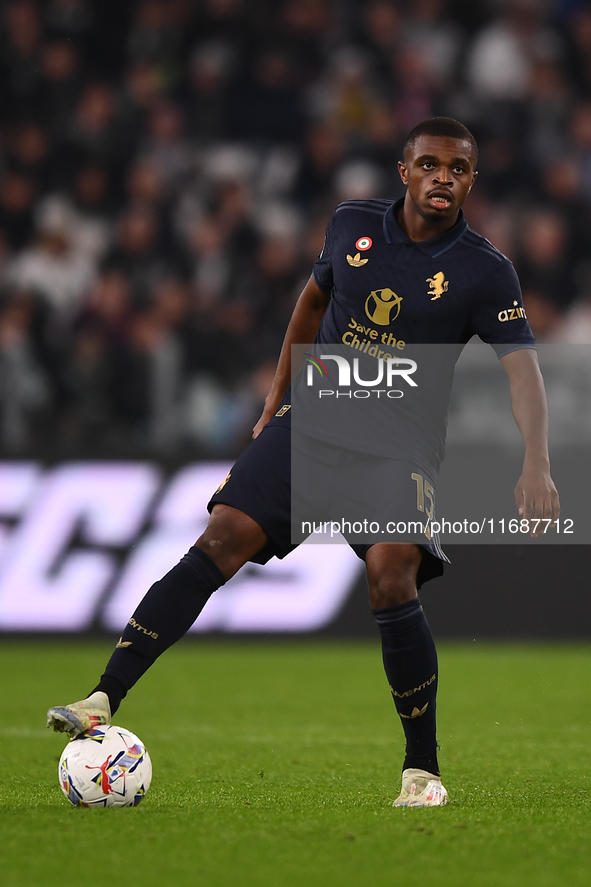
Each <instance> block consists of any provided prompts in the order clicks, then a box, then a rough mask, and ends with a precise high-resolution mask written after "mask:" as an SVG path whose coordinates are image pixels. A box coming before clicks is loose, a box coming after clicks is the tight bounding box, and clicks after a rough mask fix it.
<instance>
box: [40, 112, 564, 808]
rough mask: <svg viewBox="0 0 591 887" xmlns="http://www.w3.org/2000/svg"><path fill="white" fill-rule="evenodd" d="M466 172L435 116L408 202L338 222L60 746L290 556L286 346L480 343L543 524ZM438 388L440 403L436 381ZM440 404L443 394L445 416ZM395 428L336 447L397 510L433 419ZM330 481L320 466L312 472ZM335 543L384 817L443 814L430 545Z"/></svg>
mask: <svg viewBox="0 0 591 887" xmlns="http://www.w3.org/2000/svg"><path fill="white" fill-rule="evenodd" d="M476 160H477V147H476V143H475V140H474V137H473V136H472V134H471V133H470V132H469V130H467V129H466V127H465V126H463V125H462V124H461V123H459V122H458V121H456V120H453V119H451V118H445V117H436V118H432V119H430V120H426V121H424V122H423V123H420V124H419V125H418V126H416V127H415V128H414V129H413V130H412V132H411V133H410V134H409V136H408V139H407V141H406V144H405V146H404V152H403V159H402V160H401V161H400V162H399V164H398V166H399V171H400V176H401V178H402V181H403V183H404V185H405V186H406V188H407V190H406V194H405V197H404V198H403V199H401V200H399V201H398V202H392V201H390V200H350V201H346V202H345V203H343V204H341V205H340V206H339V207H337V209H336V211H335V213H334V215H333V217H332V218H331V220H330V222H329V224H328V227H327V233H326V241H325V245H324V249H323V251H322V253H321V255H320V256H319V258H318V260H317V262H316V265H315V267H314V270H313V274H312V276H311V278H310V280H309V281H308V283H307V284H306V286H305V288H304V290H303V292H302V294H301V296H300V298H299V300H298V302H297V304H296V306H295V309H294V312H293V315H292V318H291V321H290V323H289V326H288V329H287V333H286V336H285V342H284V346H283V349H282V351H281V355H280V357H279V362H278V366H277V371H276V374H275V378H274V381H273V384H272V387H271V391H270V392H269V395H268V397H267V399H266V402H265V407H264V411H263V414H262V416H261V418H260V419H259V421H258V422H257V424H256V426H255V428H254V430H253V438H254V440H253V442H252V443H251V445H250V446H249V447H248V448H247V450H246V451H245V453H243V455H242V456H241V457H240V458H239V459H238V461H237V463H236V464H235V466H234V467H233V469H232V471H231V472H230V474H229V475H228V476H227V478H226V479H225V480H224V482H223V483H222V484H221V486H220V487H219V489H218V490H217V491H216V492H215V494H214V495H213V497H212V499H211V501H210V503H209V506H208V507H209V510H210V512H211V517H210V520H209V523H208V525H207V528H206V530H205V532H204V533H203V535H202V536H201V537H200V538H199V539H198V540H197V542H196V543H195V545H194V546H193V547H192V548H191V549H190V550H189V552H188V553H187V554H186V555H185V556H184V557H183V558H182V559H181V561H180V562H179V563H178V564H177V565H176V566H175V567H173V568H172V570H170V572H169V573H167V574H166V575H165V576H164V578H163V579H161V580H160V581H158V582H156V583H155V584H154V585H153V586H152V587H151V588H150V590H149V591H148V593H147V594H146V596H145V597H144V599H143V600H142V602H141V603H140V604H139V606H138V608H137V610H136V611H135V613H134V614H133V616H132V617H131V619H130V621H129V623H128V624H127V626H126V627H125V629H124V631H123V635H122V637H121V639H120V640H119V642H118V644H117V646H116V649H115V651H114V652H113V655H112V656H111V658H110V660H109V662H108V664H107V666H106V669H105V672H104V674H103V676H102V677H101V679H100V681H99V683H98V685H97V686H96V687H95V688H94V689H93V691H92V692H91V694H90V695H89V697H88V698H86V699H84V700H82V701H81V702H76V703H72V704H70V705H66V706H63V707H57V708H51V709H50V710H49V712H48V726H51V727H53V728H54V729H55V730H58V731H64V732H67V733H69V735H70V736H71V737H72V738H73V737H75V736H77V735H78V734H79V733H81V732H83V731H85V730H87V729H89V728H91V727H93V726H96V725H99V724H108V723H110V719H111V716H112V715H113V714H114V713H115V711H116V710H117V708H118V707H119V705H120V703H121V700H122V699H123V697H124V696H125V695H126V694H127V692H128V691H129V690H130V689H131V687H132V686H133V685H134V684H135V683H136V681H137V680H138V679H139V678H140V677H141V676H142V674H144V672H145V671H146V670H147V669H148V668H149V667H150V666H151V665H152V663H153V662H154V661H155V660H156V658H157V657H158V656H159V655H160V654H161V653H163V652H164V651H165V650H166V649H167V648H168V647H170V646H171V645H172V644H173V643H175V642H176V641H177V640H178V639H179V638H181V637H182V636H183V635H184V634H185V632H186V631H187V630H188V629H189V628H190V627H191V625H192V624H193V622H194V621H195V619H196V618H197V616H198V615H199V613H200V612H201V610H202V608H203V606H204V605H205V603H206V602H207V600H208V598H209V597H210V595H211V594H212V593H213V592H214V591H215V590H216V589H218V588H219V587H220V586H222V585H223V584H224V583H225V582H226V581H227V580H228V579H229V578H230V577H231V576H233V575H234V574H235V573H236V572H237V571H238V570H239V569H240V568H241V567H242V566H243V565H244V564H245V563H246V562H247V561H249V560H251V561H255V562H257V563H266V562H267V561H268V560H269V559H270V558H271V557H272V556H273V555H275V556H277V557H280V558H282V557H285V555H286V554H288V553H289V552H290V551H291V550H292V549H293V548H294V544H293V543H292V537H291V520H290V513H291V491H290V481H291V477H290V450H291V447H290V444H291V434H290V404H291V401H290V379H291V346H292V345H293V344H297V343H302V344H305V343H310V342H313V341H315V342H316V343H317V344H322V345H326V344H334V343H341V344H342V346H343V347H346V346H350V347H351V348H352V349H354V350H352V351H351V354H352V356H355V355H357V354H358V353H359V350H360V348H361V347H362V348H363V349H365V350H367V349H368V346H367V345H362V344H361V339H360V337H359V336H357V334H356V333H355V329H356V328H359V329H360V330H365V334H366V338H367V341H371V342H372V343H373V344H375V345H377V346H378V348H377V350H376V351H375V352H373V354H374V355H375V356H376V357H377V360H378V361H379V360H382V361H387V360H388V359H389V358H391V357H394V356H398V357H400V356H402V355H403V354H404V348H405V347H407V345H409V346H410V345H412V344H413V343H414V344H420V345H425V344H427V345H428V344H431V343H434V344H438V343H442V344H447V345H455V346H460V347H459V348H458V352H459V350H461V346H462V345H463V344H465V343H466V342H467V341H468V340H469V339H470V338H471V337H472V336H473V335H474V334H477V335H479V336H480V338H481V339H483V340H484V341H485V342H488V343H490V344H491V345H492V346H493V348H494V349H495V350H496V352H497V355H498V357H499V358H500V360H501V362H502V364H503V367H504V369H505V370H506V372H507V375H508V377H509V381H510V396H511V405H512V409H513V414H514V417H515V420H516V422H517V425H518V427H519V430H520V432H521V434H522V437H523V441H524V447H525V457H524V463H523V471H522V474H521V477H520V478H519V480H518V482H517V486H516V488H515V500H516V505H517V508H518V512H519V514H520V516H522V517H523V518H532V517H533V518H551V519H553V520H555V519H556V518H557V517H558V514H559V503H558V495H557V492H556V489H555V487H554V484H553V482H552V479H551V476H550V466H549V458H548V447H547V406H546V397H545V392H544V387H543V382H542V377H541V374H540V371H539V367H538V361H537V354H536V351H535V344H534V339H533V336H532V333H531V330H530V328H529V325H528V323H527V319H526V317H525V312H524V311H523V308H522V300H521V292H520V288H519V283H518V280H517V276H516V274H515V271H514V269H513V266H512V265H511V262H510V261H509V260H508V259H507V258H506V257H505V256H503V255H502V254H501V253H499V252H498V251H497V250H496V249H495V248H494V247H493V246H492V245H491V244H490V243H489V242H488V241H487V240H486V239H485V238H484V237H481V236H480V235H479V234H477V233H475V232H474V231H472V230H471V229H470V228H469V227H468V225H467V223H466V221H465V219H464V216H463V213H462V210H461V206H462V204H463V202H464V200H465V199H466V197H467V196H468V194H469V192H470V190H471V188H472V186H473V184H474V181H475V179H476V175H477V173H476ZM362 335H363V334H362ZM355 349H356V350H355ZM446 384H447V385H448V388H449V386H450V385H451V376H449V380H448V382H447V383H446ZM443 394H444V395H446V392H443ZM448 396H449V391H447V396H444V397H443V401H444V402H445V403H447V397H448ZM409 403H411V402H410V401H409ZM398 422H399V425H400V424H401V425H402V426H403V429H404V428H406V430H407V431H408V435H406V437H405V436H404V435H402V436H401V435H400V434H397V435H395V436H393V437H392V438H390V437H388V436H386V437H384V436H383V435H381V436H380V437H379V446H378V445H377V444H376V447H377V449H376V450H375V451H374V452H372V451H371V449H370V450H369V451H368V448H367V446H366V440H367V439H366V438H365V437H363V435H362V434H361V433H360V431H359V428H358V426H359V424H360V423H352V428H351V431H350V434H349V435H348V438H347V440H345V441H342V440H341V441H340V444H341V446H342V447H344V448H345V449H348V451H349V454H350V455H351V454H353V455H352V456H351V458H353V459H354V456H355V453H356V451H357V450H359V451H361V452H362V453H364V456H365V458H366V461H367V459H369V462H370V463H371V460H372V458H374V459H376V460H379V463H380V465H383V463H384V460H390V461H392V462H395V463H396V467H395V470H394V471H393V472H392V474H391V477H393V478H395V479H396V480H395V487H396V488H395V489H390V490H389V495H391V497H392V501H393V502H396V501H397V498H399V499H400V500H401V501H402V500H404V501H407V500H408V496H409V492H408V491H409V484H410V486H411V489H415V490H416V484H415V481H416V478H417V477H419V478H420V480H421V483H424V484H425V490H427V491H430V490H431V489H432V488H433V487H434V482H435V477H436V473H437V469H438V467H439V461H440V458H441V454H442V445H443V438H444V434H445V414H444V413H443V414H441V415H437V416H435V417H433V418H432V419H430V418H428V417H427V419H426V424H425V422H424V423H423V426H422V428H423V431H422V432H420V433H418V434H417V430H416V423H414V422H413V417H412V415H410V414H409V413H408V410H407V412H406V414H405V413H404V411H402V412H401V414H400V417H399V420H398ZM397 427H398V426H397ZM358 432H359V433H358ZM314 434H315V432H314V428H310V429H308V428H307V429H306V432H305V435H304V437H305V436H306V435H310V438H311V439H313V438H314ZM409 440H410V443H409ZM316 443H319V444H321V445H322V444H324V443H326V441H316ZM310 458H311V459H312V460H313V459H314V455H313V454H312V455H311V456H310ZM320 461H321V460H320ZM347 464H348V465H349V463H347ZM401 466H402V468H401ZM329 468H330V470H332V468H331V467H330V466H329V465H328V463H327V465H326V471H327V472H328V471H329ZM337 468H338V466H337ZM335 470H337V469H335ZM320 473H321V472H318V474H319V475H320ZM411 478H414V480H411ZM413 484H415V486H414V487H413V486H412V485H413ZM427 484H428V485H429V486H427ZM415 495H416V494H415ZM431 495H432V493H431ZM350 544H352V547H353V549H354V550H355V552H356V553H357V554H358V555H359V557H361V558H363V559H364V560H365V564H366V569H367V578H368V584H369V592H370V601H371V606H372V609H373V612H374V614H375V618H376V621H377V624H378V628H379V631H380V634H381V639H382V651H383V662H384V668H385V672H386V676H387V678H388V682H389V684H390V687H391V690H392V696H393V699H394V703H395V706H396V709H397V712H398V714H399V715H400V718H401V721H402V727H403V729H404V733H405V738H406V757H405V760H404V764H403V768H402V769H403V772H402V788H401V792H400V795H399V797H398V798H397V800H396V801H395V802H394V804H395V806H411V807H431V806H439V805H444V804H447V803H448V794H447V791H446V789H445V788H444V786H443V785H442V783H441V778H440V771H439V763H438V760H437V748H438V746H437V736H436V722H435V702H436V692H437V680H438V667H437V654H436V650H435V644H434V641H433V637H432V634H431V631H430V629H429V626H428V624H427V621H426V619H425V615H424V612H423V609H422V607H421V604H420V601H419V598H418V589H419V588H420V587H421V585H422V584H423V583H424V582H425V581H427V580H428V579H430V578H433V577H434V576H437V575H441V573H442V571H443V561H444V560H446V558H445V555H444V554H443V552H442V550H441V548H440V547H439V545H438V542H437V539H436V538H434V537H432V538H425V539H424V540H423V541H421V542H420V543H418V544H417V543H416V542H401V543H395V542H377V543H374V544H371V543H369V542H367V543H365V544H355V543H351V542H350Z"/></svg>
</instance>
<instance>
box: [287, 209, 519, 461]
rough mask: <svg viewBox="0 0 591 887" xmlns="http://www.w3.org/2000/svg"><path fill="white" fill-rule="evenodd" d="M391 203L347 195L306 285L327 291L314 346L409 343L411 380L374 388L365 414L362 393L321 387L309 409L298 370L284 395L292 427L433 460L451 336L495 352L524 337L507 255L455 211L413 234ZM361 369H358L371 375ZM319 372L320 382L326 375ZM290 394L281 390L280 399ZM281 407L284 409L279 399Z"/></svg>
mask: <svg viewBox="0 0 591 887" xmlns="http://www.w3.org/2000/svg"><path fill="white" fill-rule="evenodd" d="M401 206H402V201H399V202H398V203H396V204H395V203H394V202H393V201H388V200H349V201H346V202H345V203H342V204H341V205H340V206H338V207H337V209H336V211H335V213H334V214H333V216H332V218H331V220H330V222H329V224H328V227H327V231H326V239H325V244H324V248H323V250H322V253H321V254H320V256H319V258H318V260H317V262H316V264H315V266H314V278H315V280H316V282H317V284H318V286H319V287H320V288H321V289H322V290H324V291H325V292H327V293H330V297H331V298H330V302H329V305H328V308H327V311H326V314H325V315H324V317H323V319H322V322H321V324H320V328H319V330H318V335H317V337H316V346H317V347H315V349H314V353H315V354H316V355H318V356H319V355H321V354H322V353H323V352H324V351H326V352H329V351H330V348H328V347H324V348H323V347H322V346H331V345H332V346H336V345H338V346H339V349H338V353H339V354H341V355H346V356H347V359H348V360H350V362H351V364H353V362H354V361H355V359H356V358H357V359H358V361H365V362H366V363H367V359H368V358H372V359H373V362H374V364H375V363H376V359H377V360H378V361H379V360H381V361H382V362H383V363H384V364H386V362H387V361H389V360H393V359H395V358H401V359H403V358H406V359H407V360H408V359H410V358H412V357H413V355H414V357H415V358H416V357H417V351H420V357H419V358H418V360H417V362H418V363H419V370H418V372H417V375H416V376H415V378H416V379H417V380H418V389H419V390H418V391H412V392H411V391H405V392H404V393H405V396H404V397H402V396H401V398H400V399H399V400H390V401H388V402H387V401H385V400H384V399H383V400H382V403H381V404H380V409H379V410H374V411H373V412H372V413H371V416H370V413H369V412H368V407H369V404H368V402H367V401H365V400H361V399H359V400H358V401H357V402H355V401H354V399H353V397H350V398H349V401H348V402H346V398H345V397H344V396H343V395H344V393H345V392H342V391H341V392H339V394H338V395H337V393H336V389H334V388H333V390H335V395H334V396H333V397H332V399H331V397H329V396H324V398H323V402H322V405H321V410H320V411H319V409H317V404H313V403H311V402H310V400H309V397H310V395H311V394H312V393H313V392H311V391H308V390H307V389H306V388H305V380H304V374H303V373H300V375H299V376H298V378H297V380H296V381H295V382H294V392H293V395H294V398H293V399H294V407H295V401H296V400H297V401H298V403H299V406H298V410H297V413H296V414H294V420H295V421H296V422H297V428H298V431H302V432H304V433H306V434H310V435H311V436H314V437H317V438H319V439H321V440H325V441H328V442H330V443H335V444H338V445H340V446H345V447H350V448H351V449H356V450H360V451H362V452H368V453H371V454H373V455H379V456H384V455H385V456H391V457H394V458H400V459H402V458H404V459H406V458H414V459H418V460H419V461H420V462H423V463H425V464H427V463H428V464H429V465H431V466H435V467H438V464H439V462H440V460H441V459H442V458H443V453H444V443H445V432H446V424H447V409H448V404H449V397H450V393H451V385H452V381H453V370H454V366H455V363H456V361H457V359H458V357H459V354H460V352H461V349H462V347H463V345H465V343H466V342H468V341H469V339H471V338H472V336H474V335H478V336H479V337H480V338H481V339H482V340H483V341H484V342H487V343H490V344H491V345H492V347H493V348H494V349H495V351H496V352H497V355H498V356H499V357H503V356H504V355H506V354H509V353H510V352H511V351H515V350H518V349H520V348H533V347H535V342H534V337H533V334H532V332H531V329H530V327H529V324H528V322H527V318H526V316H525V311H524V309H523V304H522V297H521V289H520V286H519V281H518V279H517V275H516V273H515V270H514V268H513V265H512V264H511V262H510V261H509V259H507V258H506V256H504V255H502V253H500V252H499V251H498V250H497V249H495V247H494V246H492V244H491V243H489V241H488V240H486V238H484V237H482V236H481V235H479V234H477V233H476V232H474V231H472V229H471V228H470V227H469V226H468V224H467V222H466V221H465V219H464V215H463V213H462V212H461V211H460V214H459V217H458V220H457V222H456V224H455V225H454V226H453V227H452V228H450V229H448V230H447V231H445V232H444V233H443V234H440V235H438V236H437V237H433V238H431V239H430V240H426V241H421V242H419V243H417V242H414V241H412V240H410V239H409V237H408V236H407V235H406V234H405V232H404V231H403V230H402V228H401V227H400V225H399V224H398V222H397V220H396V212H397V210H398V209H399V208H401ZM422 346H441V347H431V348H430V350H429V349H427V350H426V349H425V348H424V347H422ZM443 346H446V347H443ZM421 348H422V350H421ZM427 352H428V353H427ZM335 353H336V352H335ZM349 355H350V357H349ZM391 365H392V364H390V366H391ZM327 367H328V369H329V373H330V374H331V375H330V378H331V379H333V380H334V372H332V371H331V367H333V364H331V363H330V362H328V361H324V369H326V368H327ZM335 369H336V368H335ZM421 370H422V375H421ZM323 371H324V370H323ZM364 372H366V371H365V370H364ZM371 372H372V371H371V370H370V371H369V373H370V375H365V376H364V377H363V378H364V379H368V378H373V377H375V372H374V375H373V376H372V375H371ZM308 380H310V377H308ZM323 384H324V385H325V388H326V389H328V388H329V381H328V377H327V379H326V380H325V382H324V383H323ZM330 384H332V382H331V383H330ZM402 387H403V388H404V386H402ZM296 392H299V395H301V397H299V400H298V397H296V396H295V395H296ZM361 393H363V392H361ZM361 393H360V392H358V394H359V396H360V394H361ZM354 394H355V392H353V395H354ZM371 394H375V392H373V391H372V392H371ZM304 395H305V396H306V397H307V398H308V399H307V400H306V397H304ZM291 397H292V395H291V393H290V392H288V395H287V396H286V398H285V402H286V403H290V401H291ZM371 400H372V402H373V401H375V397H373V398H371ZM280 412H281V411H280ZM283 418H285V419H286V420H287V418H288V416H287V413H286V412H285V411H284V413H283ZM272 421H273V420H272ZM275 421H277V420H275ZM275 421H273V424H275Z"/></svg>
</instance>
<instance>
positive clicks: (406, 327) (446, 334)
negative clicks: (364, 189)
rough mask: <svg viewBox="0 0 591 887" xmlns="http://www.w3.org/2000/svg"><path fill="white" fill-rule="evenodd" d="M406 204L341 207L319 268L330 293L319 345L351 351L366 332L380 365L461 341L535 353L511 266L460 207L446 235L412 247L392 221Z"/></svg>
mask: <svg viewBox="0 0 591 887" xmlns="http://www.w3.org/2000/svg"><path fill="white" fill-rule="evenodd" d="M402 202H403V201H402V200H400V201H398V202H397V203H396V204H394V203H393V202H392V201H389V200H348V201H346V202H345V203H341V204H340V206H338V207H337V209H336V211H335V213H334V215H333V216H332V218H331V220H330V222H329V223H328V227H327V231H326V240H325V244H324V249H323V250H322V253H321V254H320V256H319V258H318V260H317V262H316V265H315V266H314V279H315V280H316V283H317V284H318V286H319V287H320V289H322V290H324V291H325V292H327V293H330V296H331V299H330V304H329V306H328V310H327V312H326V314H325V316H324V318H323V320H322V323H321V324H320V329H319V330H318V336H317V342H320V343H330V344H334V343H337V342H342V343H344V344H346V345H349V344H352V343H354V339H355V335H357V337H358V338H359V333H361V337H365V338H368V336H371V338H372V340H373V341H374V342H376V343H378V344H379V346H380V347H379V349H378V354H377V355H376V356H377V357H383V358H387V357H388V356H397V355H398V356H399V355H400V354H401V353H402V352H403V351H404V346H405V344H406V343H407V342H410V343H414V344H430V343H438V344H465V343H466V342H468V340H469V339H471V338H472V336H473V335H478V336H480V338H481V339H482V340H483V341H484V342H488V343H490V344H491V345H492V346H493V347H494V348H495V350H496V352H497V354H498V355H499V357H503V356H504V355H505V354H509V353H510V352H511V351H514V350H516V347H517V348H519V347H524V346H525V347H533V346H534V337H533V334H532V331H531V329H530V327H529V324H528V322H527V318H526V316H525V311H524V310H523V303H522V299H521V289H520V286H519V281H518V279H517V274H516V273H515V269H514V268H513V265H512V263H511V262H510V261H509V259H508V258H507V257H506V256H504V255H503V254H502V253H500V252H499V251H498V250H497V249H495V247H494V246H493V245H492V244H491V243H489V241H488V240H486V238H485V237H482V236H481V235H480V234H477V233H476V232H475V231H472V229H471V228H470V227H469V226H468V223H467V222H466V220H465V218H464V214H463V213H462V211H461V210H460V214H459V218H458V220H457V222H456V224H455V225H454V226H453V227H452V228H450V229H448V230H447V231H445V232H444V233H443V234H440V235H439V236H437V237H433V238H431V239H430V240H423V241H421V242H420V243H416V242H414V241H412V240H410V239H409V237H408V235H407V234H405V232H404V231H403V230H402V228H401V227H400V225H399V224H398V222H397V220H396V213H397V211H398V210H399V209H400V208H401V207H402ZM353 321H354V322H355V323H356V324H357V329H355V327H353V326H352V322H353ZM350 330H352V331H353V335H350V333H349V331H350ZM372 330H375V334H374V333H372V332H371V331H372ZM355 344H356V343H354V345H353V347H355ZM358 347H359V346H358ZM382 348H383V350H384V354H383V355H382V354H380V353H379V350H380V349H382Z"/></svg>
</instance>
